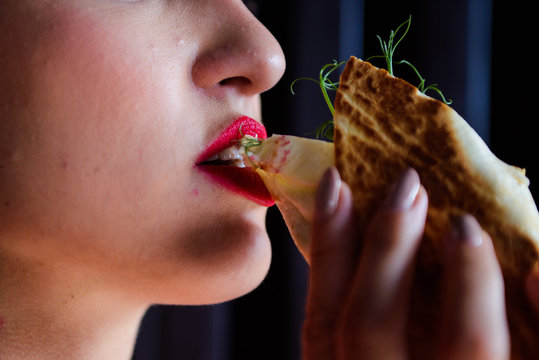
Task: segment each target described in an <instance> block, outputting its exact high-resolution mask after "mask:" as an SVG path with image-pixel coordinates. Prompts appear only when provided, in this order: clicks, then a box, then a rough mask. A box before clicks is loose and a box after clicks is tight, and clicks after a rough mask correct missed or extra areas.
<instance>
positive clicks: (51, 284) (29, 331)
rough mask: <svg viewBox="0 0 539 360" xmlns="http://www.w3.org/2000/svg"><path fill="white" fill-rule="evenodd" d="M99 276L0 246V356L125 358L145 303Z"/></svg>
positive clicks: (24, 357) (19, 357)
mask: <svg viewBox="0 0 539 360" xmlns="http://www.w3.org/2000/svg"><path fill="white" fill-rule="evenodd" d="M99 280H100V279H98V278H95V276H92V277H91V278H90V276H88V275H87V274H82V273H80V272H78V273H77V272H74V271H69V270H66V269H57V268H56V267H55V266H51V265H47V264H42V263H40V264H38V263H32V264H30V263H25V262H24V261H21V260H15V261H10V259H6V257H5V256H2V253H1V252H0V359H6V360H7V359H30V358H31V359H34V358H36V359H37V358H39V359H56V360H62V359H83V360H84V359H100V360H101V359H102V360H106V359H115V360H122V359H125V360H128V359H130V358H131V354H132V350H133V347H134V343H135V340H136V336H137V331H138V327H139V324H140V320H141V318H142V316H143V314H144V312H145V310H146V308H147V306H146V305H145V304H141V303H137V302H135V301H133V299H130V298H129V297H128V296H126V295H125V294H122V293H121V292H120V291H118V290H117V289H115V288H114V287H113V286H108V287H107V286H104V281H99Z"/></svg>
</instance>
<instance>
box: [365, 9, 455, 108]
mask: <svg viewBox="0 0 539 360" xmlns="http://www.w3.org/2000/svg"><path fill="white" fill-rule="evenodd" d="M411 24H412V15H410V17H408V20H406V21H405V22H403V23H402V24H400V25H399V26H398V27H397V29H396V30H395V31H393V30H391V32H390V34H389V40H388V41H387V42H385V41H384V40H382V38H381V37H380V35H376V37H377V38H378V41H379V43H380V47H381V48H382V55H375V56H371V57H369V58H368V59H367V61H370V60H371V59H377V58H382V59H384V60H385V61H386V64H387V72H388V73H389V74H390V75H394V73H393V64H405V65H408V66H409V67H410V68H411V69H412V70H413V71H414V73H415V74H416V75H417V77H418V78H419V85H418V86H417V88H418V90H419V91H421V92H422V93H423V94H425V93H426V92H427V91H428V90H433V91H435V92H436V93H438V95H439V96H440V97H441V98H442V101H443V102H444V103H446V104H448V105H450V104H451V103H452V102H453V101H452V100H451V99H449V100H447V99H446V98H445V96H444V95H443V93H442V91H441V90H440V89H439V88H438V84H431V85H428V86H425V78H423V77H422V76H421V74H420V73H419V71H418V70H417V68H416V67H415V66H414V65H412V63H410V62H409V61H407V60H400V61H396V62H394V60H393V55H394V54H395V50H396V49H397V46H398V45H399V44H400V43H401V41H402V40H403V39H404V37H405V36H406V34H408V30H410V25H411ZM402 29H404V30H402ZM401 30H402V31H404V32H403V34H402V35H398V34H399V32H401ZM396 39H397V40H396Z"/></svg>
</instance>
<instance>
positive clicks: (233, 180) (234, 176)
mask: <svg viewBox="0 0 539 360" xmlns="http://www.w3.org/2000/svg"><path fill="white" fill-rule="evenodd" d="M197 167H198V168H199V169H200V170H202V171H203V172H204V173H206V174H207V175H208V176H210V177H211V179H212V180H213V181H215V182H216V183H218V184H219V185H221V186H223V187H224V188H226V189H228V190H230V191H232V192H234V193H236V194H238V195H241V196H243V197H244V198H246V199H248V200H251V201H253V202H255V203H257V204H259V205H262V206H266V207H270V206H272V205H274V204H275V201H274V200H273V198H272V197H271V195H270V193H269V192H268V189H267V188H266V186H265V185H264V182H263V181H262V179H261V178H260V176H258V174H257V173H256V172H254V171H253V170H251V169H250V168H247V167H245V168H240V167H236V166H228V165H198V166H197Z"/></svg>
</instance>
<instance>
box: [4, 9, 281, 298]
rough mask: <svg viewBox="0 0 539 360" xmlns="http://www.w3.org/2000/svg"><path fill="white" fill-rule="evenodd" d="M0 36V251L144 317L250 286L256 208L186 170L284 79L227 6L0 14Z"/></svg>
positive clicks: (275, 50)
mask: <svg viewBox="0 0 539 360" xmlns="http://www.w3.org/2000/svg"><path fill="white" fill-rule="evenodd" d="M0 33H1V34H2V36H1V37H0V84H1V85H0V250H1V251H3V252H4V253H10V254H12V255H14V256H18V257H20V258H24V259H26V260H27V261H28V262H30V263H31V262H35V263H39V264H41V265H42V266H44V269H47V267H54V268H55V269H63V270H68V269H78V270H77V273H78V276H81V274H83V275H82V276H86V275H87V276H90V275H91V276H96V277H99V278H101V277H102V278H103V279H104V281H106V282H110V283H113V284H114V286H116V287H118V288H122V289H125V290H126V291H129V292H130V293H132V294H133V295H135V294H136V296H140V297H141V299H143V300H144V301H148V302H175V303H210V302H217V301H222V300H226V299H229V298H232V297H236V296H239V295H242V294H243V293H245V292H248V291H250V290H252V289H253V288H254V287H256V286H257V285H258V284H259V282H260V281H261V280H262V279H263V277H264V276H265V274H266V272H267V269H268V266H269V262H270V257H271V250H270V245H269V241H268V238H267V234H266V232H265V227H264V221H265V220H264V219H265V213H266V208H265V207H263V206H260V205H258V204H257V203H255V202H253V201H251V200H248V199H246V198H245V197H244V196H242V195H238V194H237V193H235V192H233V191H229V190H228V189H227V188H225V187H223V186H221V185H220V183H218V182H215V181H213V180H212V179H211V178H210V177H208V176H207V175H206V174H205V173H204V172H202V171H200V168H199V167H197V166H196V163H197V161H198V160H199V156H200V155H201V154H202V153H203V152H204V150H205V149H206V147H207V146H208V145H209V144H211V143H212V142H213V141H214V140H215V139H216V138H217V137H218V136H219V134H220V133H221V132H222V131H223V130H224V129H225V128H226V127H228V126H229V125H230V124H232V123H233V122H234V121H235V120H236V119H237V118H238V117H239V116H241V115H246V116H249V117H252V118H254V119H260V104H259V94H260V92H263V91H265V90H268V89H269V88H270V87H272V86H273V85H274V84H275V83H276V82H277V81H278V80H279V78H280V77H281V75H282V73H283V71H284V57H283V54H282V51H281V49H280V47H279V45H278V44H277V42H276V41H275V39H274V38H273V37H272V36H271V35H270V34H269V32H268V31H267V30H266V29H265V28H264V27H263V26H262V25H261V24H260V23H259V22H257V20H256V19H255V18H254V17H253V16H252V14H251V13H250V12H249V10H248V9H247V8H246V7H245V6H244V5H243V3H242V2H241V1H240V0H39V1H38V0H2V1H1V2H0ZM148 294H150V295H148Z"/></svg>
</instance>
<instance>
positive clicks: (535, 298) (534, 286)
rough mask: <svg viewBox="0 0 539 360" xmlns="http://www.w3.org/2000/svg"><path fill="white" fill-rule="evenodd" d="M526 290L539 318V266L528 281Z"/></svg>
mask: <svg viewBox="0 0 539 360" xmlns="http://www.w3.org/2000/svg"><path fill="white" fill-rule="evenodd" d="M526 290H527V292H528V297H529V298H530V301H531V303H532V305H533V306H534V308H535V312H536V313H537V316H539V266H537V267H536V268H535V270H534V271H532V272H531V273H530V275H529V276H528V278H527V279H526Z"/></svg>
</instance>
